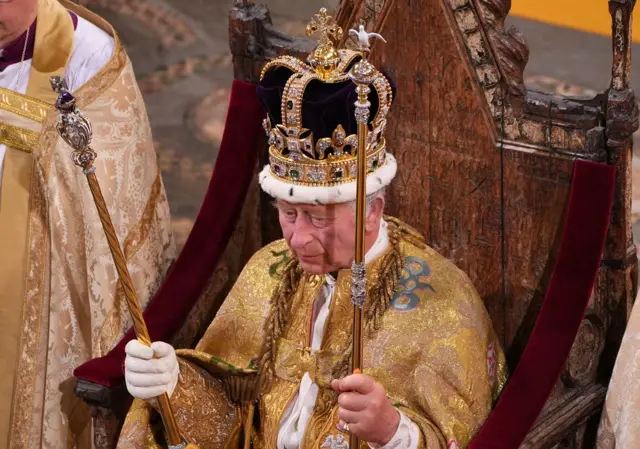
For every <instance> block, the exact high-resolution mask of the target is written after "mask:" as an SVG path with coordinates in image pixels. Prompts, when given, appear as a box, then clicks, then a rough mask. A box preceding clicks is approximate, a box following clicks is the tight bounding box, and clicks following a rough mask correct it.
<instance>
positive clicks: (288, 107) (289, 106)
mask: <svg viewBox="0 0 640 449" xmlns="http://www.w3.org/2000/svg"><path fill="white" fill-rule="evenodd" d="M287 109H289V110H291V109H293V101H291V100H289V101H287Z"/></svg>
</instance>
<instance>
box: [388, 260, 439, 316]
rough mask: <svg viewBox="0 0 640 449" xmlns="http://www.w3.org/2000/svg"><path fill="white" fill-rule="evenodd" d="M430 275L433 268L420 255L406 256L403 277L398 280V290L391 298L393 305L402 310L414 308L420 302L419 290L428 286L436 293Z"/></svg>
mask: <svg viewBox="0 0 640 449" xmlns="http://www.w3.org/2000/svg"><path fill="white" fill-rule="evenodd" d="M430 275H431V269H430V268H429V265H427V263H426V262H425V261H424V260H422V259H420V258H418V257H407V258H405V260H404V269H403V270H402V277H401V278H400V279H399V281H398V291H397V292H396V294H395V295H394V297H393V299H392V300H391V307H392V308H394V309H395V310H398V311H402V312H406V311H409V310H413V309H415V308H416V307H418V304H419V303H420V298H418V295H417V294H416V292H417V291H420V290H424V289H425V288H428V289H429V290H431V291H432V292H434V293H436V290H435V289H434V288H433V287H432V286H431V284H429V276H430Z"/></svg>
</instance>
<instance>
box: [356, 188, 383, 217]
mask: <svg viewBox="0 0 640 449" xmlns="http://www.w3.org/2000/svg"><path fill="white" fill-rule="evenodd" d="M385 194H386V187H383V188H381V189H380V190H378V191H377V192H373V193H370V194H369V195H367V199H366V201H365V202H366V204H367V211H366V215H367V216H369V214H370V213H371V206H372V205H373V202H374V201H375V200H377V199H378V198H382V199H384V198H385ZM349 204H351V207H353V211H354V213H355V211H356V207H357V204H358V202H357V201H356V200H353V201H351V202H350V203H349Z"/></svg>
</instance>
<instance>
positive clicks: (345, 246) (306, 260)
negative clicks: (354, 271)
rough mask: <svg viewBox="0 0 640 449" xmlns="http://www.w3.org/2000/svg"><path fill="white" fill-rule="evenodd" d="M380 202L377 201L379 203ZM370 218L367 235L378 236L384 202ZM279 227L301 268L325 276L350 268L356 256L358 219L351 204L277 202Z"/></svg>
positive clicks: (368, 219) (368, 218) (382, 201)
mask: <svg viewBox="0 0 640 449" xmlns="http://www.w3.org/2000/svg"><path fill="white" fill-rule="evenodd" d="M377 201H378V200H377ZM379 201H380V203H381V204H380V205H379V211H380V213H379V214H378V213H377V211H378V208H375V207H374V208H373V209H372V210H373V212H374V213H370V214H369V216H368V217H367V224H366V233H365V234H366V235H372V234H374V231H375V234H376V235H377V230H378V227H379V223H380V217H381V215H382V206H383V205H384V200H382V199H379ZM276 207H277V208H278V215H279V219H280V227H281V228H282V233H283V235H284V238H285V240H286V241H287V243H288V244H289V248H291V250H292V251H293V253H294V254H295V256H296V258H297V259H298V260H299V261H300V265H301V266H302V268H303V269H304V270H305V271H306V272H307V273H311V274H326V273H331V272H333V271H336V270H339V269H343V268H350V267H351V262H352V261H353V257H354V254H355V231H356V217H355V211H354V208H353V206H352V205H351V204H348V203H347V204H335V205H334V204H332V205H313V204H292V203H287V202H286V201H281V200H278V201H277V202H276Z"/></svg>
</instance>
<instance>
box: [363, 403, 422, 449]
mask: <svg viewBox="0 0 640 449" xmlns="http://www.w3.org/2000/svg"><path fill="white" fill-rule="evenodd" d="M398 413H400V424H398V430H396V433H395V434H394V435H393V438H391V441H389V442H388V443H387V444H385V445H384V446H379V445H377V444H369V447H370V448H371V449H417V448H418V444H419V442H420V429H419V428H418V426H417V425H416V424H415V423H414V422H413V421H411V420H410V419H409V418H407V415H405V414H404V413H402V412H401V411H400V410H398Z"/></svg>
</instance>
